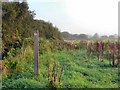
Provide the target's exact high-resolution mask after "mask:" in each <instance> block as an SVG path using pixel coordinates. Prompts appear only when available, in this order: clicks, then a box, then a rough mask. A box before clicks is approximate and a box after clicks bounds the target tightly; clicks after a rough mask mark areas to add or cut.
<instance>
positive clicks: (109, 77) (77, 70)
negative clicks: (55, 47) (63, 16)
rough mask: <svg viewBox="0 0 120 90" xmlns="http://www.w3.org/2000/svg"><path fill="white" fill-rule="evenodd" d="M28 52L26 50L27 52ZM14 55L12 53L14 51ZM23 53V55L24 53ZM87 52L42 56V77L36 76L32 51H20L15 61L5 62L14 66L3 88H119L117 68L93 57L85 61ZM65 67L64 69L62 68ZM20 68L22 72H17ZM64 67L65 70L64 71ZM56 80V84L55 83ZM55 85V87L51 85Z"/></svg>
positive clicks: (53, 53) (57, 53)
mask: <svg viewBox="0 0 120 90" xmlns="http://www.w3.org/2000/svg"><path fill="white" fill-rule="evenodd" d="M26 50H27V51H26ZM11 53H12V52H11ZM23 53H24V54H23ZM84 56H86V50H84V49H82V50H77V51H66V50H62V51H56V52H48V53H47V54H41V55H40V63H39V66H40V74H39V75H38V77H36V76H34V59H33V49H32V48H31V47H27V48H25V49H24V51H20V53H19V54H17V55H16V56H15V57H13V58H12V61H13V62H14V61H15V62H17V65H16V66H14V63H12V64H11V63H9V62H10V61H9V59H6V60H5V61H3V62H6V63H8V64H5V66H6V65H7V66H9V65H10V67H12V66H14V67H12V68H11V69H8V71H11V70H12V73H5V74H4V75H3V81H2V82H3V87H4V88H47V87H49V88H50V87H51V88H60V87H61V88H117V87H118V68H116V67H114V68H113V67H112V66H111V65H109V62H108V60H106V59H105V60H104V62H101V63H100V62H98V60H97V57H95V56H94V55H92V56H91V57H90V58H89V61H87V62H86V59H85V57H84ZM63 65H64V67H62V66H63ZM15 68H16V69H18V70H19V71H17V70H15ZM62 68H64V69H63V71H62ZM54 80H55V81H54ZM50 85H52V86H50Z"/></svg>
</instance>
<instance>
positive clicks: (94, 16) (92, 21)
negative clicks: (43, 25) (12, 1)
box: [28, 0, 120, 35]
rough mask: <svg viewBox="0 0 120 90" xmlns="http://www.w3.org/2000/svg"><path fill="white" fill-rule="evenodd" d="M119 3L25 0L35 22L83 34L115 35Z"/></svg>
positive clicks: (114, 0) (73, 0)
mask: <svg viewBox="0 0 120 90" xmlns="http://www.w3.org/2000/svg"><path fill="white" fill-rule="evenodd" d="M118 1H120V0H34V1H33V0H28V4H29V7H30V10H35V13H36V17H35V18H37V19H43V20H45V21H50V22H52V23H53V24H54V25H55V26H57V27H58V28H59V29H60V31H68V32H70V33H77V34H80V33H86V34H92V35H93V34H94V33H96V32H97V33H99V34H102V35H104V34H107V35H110V34H117V33H118Z"/></svg>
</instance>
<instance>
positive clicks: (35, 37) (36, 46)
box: [34, 31, 39, 75]
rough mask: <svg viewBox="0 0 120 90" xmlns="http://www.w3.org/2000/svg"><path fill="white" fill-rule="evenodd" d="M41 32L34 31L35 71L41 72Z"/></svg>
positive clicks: (36, 73)
mask: <svg viewBox="0 0 120 90" xmlns="http://www.w3.org/2000/svg"><path fill="white" fill-rule="evenodd" d="M38 60H39V33H38V31H36V32H34V73H35V75H38V74H39V61H38Z"/></svg>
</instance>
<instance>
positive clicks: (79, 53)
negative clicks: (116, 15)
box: [0, 2, 119, 89]
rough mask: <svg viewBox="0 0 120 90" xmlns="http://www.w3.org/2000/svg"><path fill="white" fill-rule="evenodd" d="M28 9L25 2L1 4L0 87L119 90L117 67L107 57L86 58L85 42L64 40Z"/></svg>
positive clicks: (91, 56) (50, 24)
mask: <svg viewBox="0 0 120 90" xmlns="http://www.w3.org/2000/svg"><path fill="white" fill-rule="evenodd" d="M28 9H29V7H28V5H27V3H26V2H9V3H7V2H3V6H2V10H3V13H2V19H3V23H2V28H3V30H2V33H3V36H2V41H3V50H2V55H3V57H4V58H3V61H2V64H1V63H0V67H1V66H2V67H1V68H0V69H1V71H2V88H52V89H56V88H118V81H119V78H118V68H117V67H112V66H111V65H110V64H109V61H108V59H107V57H106V54H105V57H104V58H103V59H104V61H103V62H99V61H98V58H97V56H96V52H95V53H92V54H90V55H89V57H88V55H87V40H81V41H80V42H78V41H75V42H72V41H64V40H63V39H62V36H61V33H60V32H59V30H58V28H57V27H54V26H53V25H52V23H50V22H45V21H43V20H34V15H35V13H34V12H33V11H29V10H28ZM36 29H37V30H38V31H39V46H40V47H39V61H40V62H39V75H38V76H35V75H34V52H33V32H34V30H36ZM82 36H84V35H82ZM105 44H106V43H105ZM92 46H94V45H92ZM92 46H91V47H92ZM95 48H96V47H94V49H95ZM91 52H92V50H91V51H90V53H91ZM0 78H1V77H0Z"/></svg>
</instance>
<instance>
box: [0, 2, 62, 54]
mask: <svg viewBox="0 0 120 90" xmlns="http://www.w3.org/2000/svg"><path fill="white" fill-rule="evenodd" d="M35 15H36V14H35V13H34V11H31V10H29V6H28V3H27V2H3V3H2V49H3V50H2V54H5V53H6V52H8V51H9V49H10V48H16V47H22V43H23V41H24V40H25V39H26V38H31V39H32V38H33V32H34V31H35V30H38V31H39V37H40V38H45V39H54V40H57V39H58V40H62V35H61V33H60V31H59V29H58V28H57V27H55V26H53V25H52V23H51V22H46V21H44V20H35V19H34V17H35Z"/></svg>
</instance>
